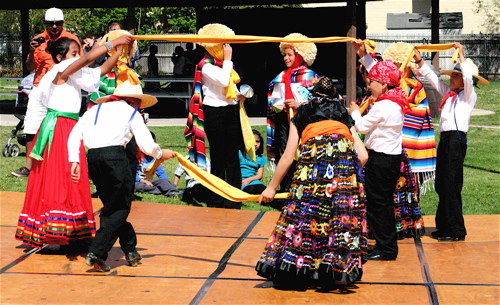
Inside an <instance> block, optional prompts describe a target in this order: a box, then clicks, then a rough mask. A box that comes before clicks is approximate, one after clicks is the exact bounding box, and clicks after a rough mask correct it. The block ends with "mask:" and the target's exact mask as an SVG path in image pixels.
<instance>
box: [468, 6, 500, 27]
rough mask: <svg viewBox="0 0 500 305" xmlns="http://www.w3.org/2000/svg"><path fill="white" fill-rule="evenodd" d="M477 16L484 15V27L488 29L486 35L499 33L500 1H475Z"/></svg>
mask: <svg viewBox="0 0 500 305" xmlns="http://www.w3.org/2000/svg"><path fill="white" fill-rule="evenodd" d="M474 4H475V9H474V10H473V11H474V13H476V14H481V15H483V16H484V17H485V18H484V22H483V24H482V26H484V27H485V28H486V33H497V32H498V30H499V28H500V18H499V17H500V0H475V1H474Z"/></svg>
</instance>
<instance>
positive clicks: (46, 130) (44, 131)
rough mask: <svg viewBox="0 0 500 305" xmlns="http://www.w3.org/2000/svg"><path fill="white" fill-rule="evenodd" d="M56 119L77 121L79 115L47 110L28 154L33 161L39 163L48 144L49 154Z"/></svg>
mask: <svg viewBox="0 0 500 305" xmlns="http://www.w3.org/2000/svg"><path fill="white" fill-rule="evenodd" d="M58 117H64V118H68V119H73V120H75V121H78V117H79V114H78V113H73V112H62V111H57V110H54V109H51V108H49V109H48V110H47V115H46V116H45V119H44V120H43V122H42V126H41V127H40V130H39V131H38V137H37V138H36V142H35V145H34V146H33V150H32V151H31V153H30V157H32V158H33V159H36V160H39V161H42V160H43V158H42V154H43V151H44V150H45V146H47V143H48V144H49V150H48V152H50V146H51V144H52V137H53V136H54V129H55V128H56V123H57V118H58ZM48 152H47V153H48Z"/></svg>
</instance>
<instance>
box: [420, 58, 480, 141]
mask: <svg viewBox="0 0 500 305" xmlns="http://www.w3.org/2000/svg"><path fill="white" fill-rule="evenodd" d="M460 66H461V69H462V77H463V80H464V90H462V91H461V92H460V93H458V96H457V98H456V99H455V102H454V103H453V104H452V103H451V101H452V98H451V97H449V98H448V99H447V100H446V103H445V104H444V107H443V109H442V110H441V118H440V121H439V130H440V131H441V132H443V131H450V130H459V131H463V132H467V131H468V130H469V121H470V116H471V113H472V110H473V109H474V106H475V105H476V101H477V94H476V91H475V90H474V83H473V80H472V70H471V67H470V66H469V63H467V62H463V63H460ZM419 70H420V73H422V75H423V76H424V77H425V78H426V79H427V80H428V81H429V82H430V83H431V85H432V86H433V87H434V88H435V89H436V90H437V91H438V92H439V94H441V95H443V96H444V95H445V94H446V93H448V92H450V91H451V89H450V86H448V85H447V84H446V83H444V82H443V81H442V80H440V79H439V77H438V76H437V75H436V73H434V71H432V69H431V68H430V67H429V66H428V65H427V64H426V63H424V65H423V66H422V67H420V68H419Z"/></svg>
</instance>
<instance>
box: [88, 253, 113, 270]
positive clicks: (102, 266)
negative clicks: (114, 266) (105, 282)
mask: <svg viewBox="0 0 500 305" xmlns="http://www.w3.org/2000/svg"><path fill="white" fill-rule="evenodd" d="M85 263H86V264H87V265H89V266H91V267H94V269H95V270H97V271H100V272H109V270H111V267H110V266H108V265H106V262H105V261H104V260H103V259H100V258H98V257H97V256H96V255H95V254H94V253H88V254H87V257H86V258H85Z"/></svg>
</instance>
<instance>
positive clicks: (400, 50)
mask: <svg viewBox="0 0 500 305" xmlns="http://www.w3.org/2000/svg"><path fill="white" fill-rule="evenodd" d="M411 51H413V45H411V44H409V43H406V42H402V41H399V42H396V43H393V44H391V45H390V46H389V47H388V48H387V49H385V51H384V55H383V58H384V60H387V59H390V60H392V62H393V63H397V64H400V65H401V64H403V63H404V62H405V61H406V58H407V57H408V54H410V52H411ZM408 66H410V63H408Z"/></svg>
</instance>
